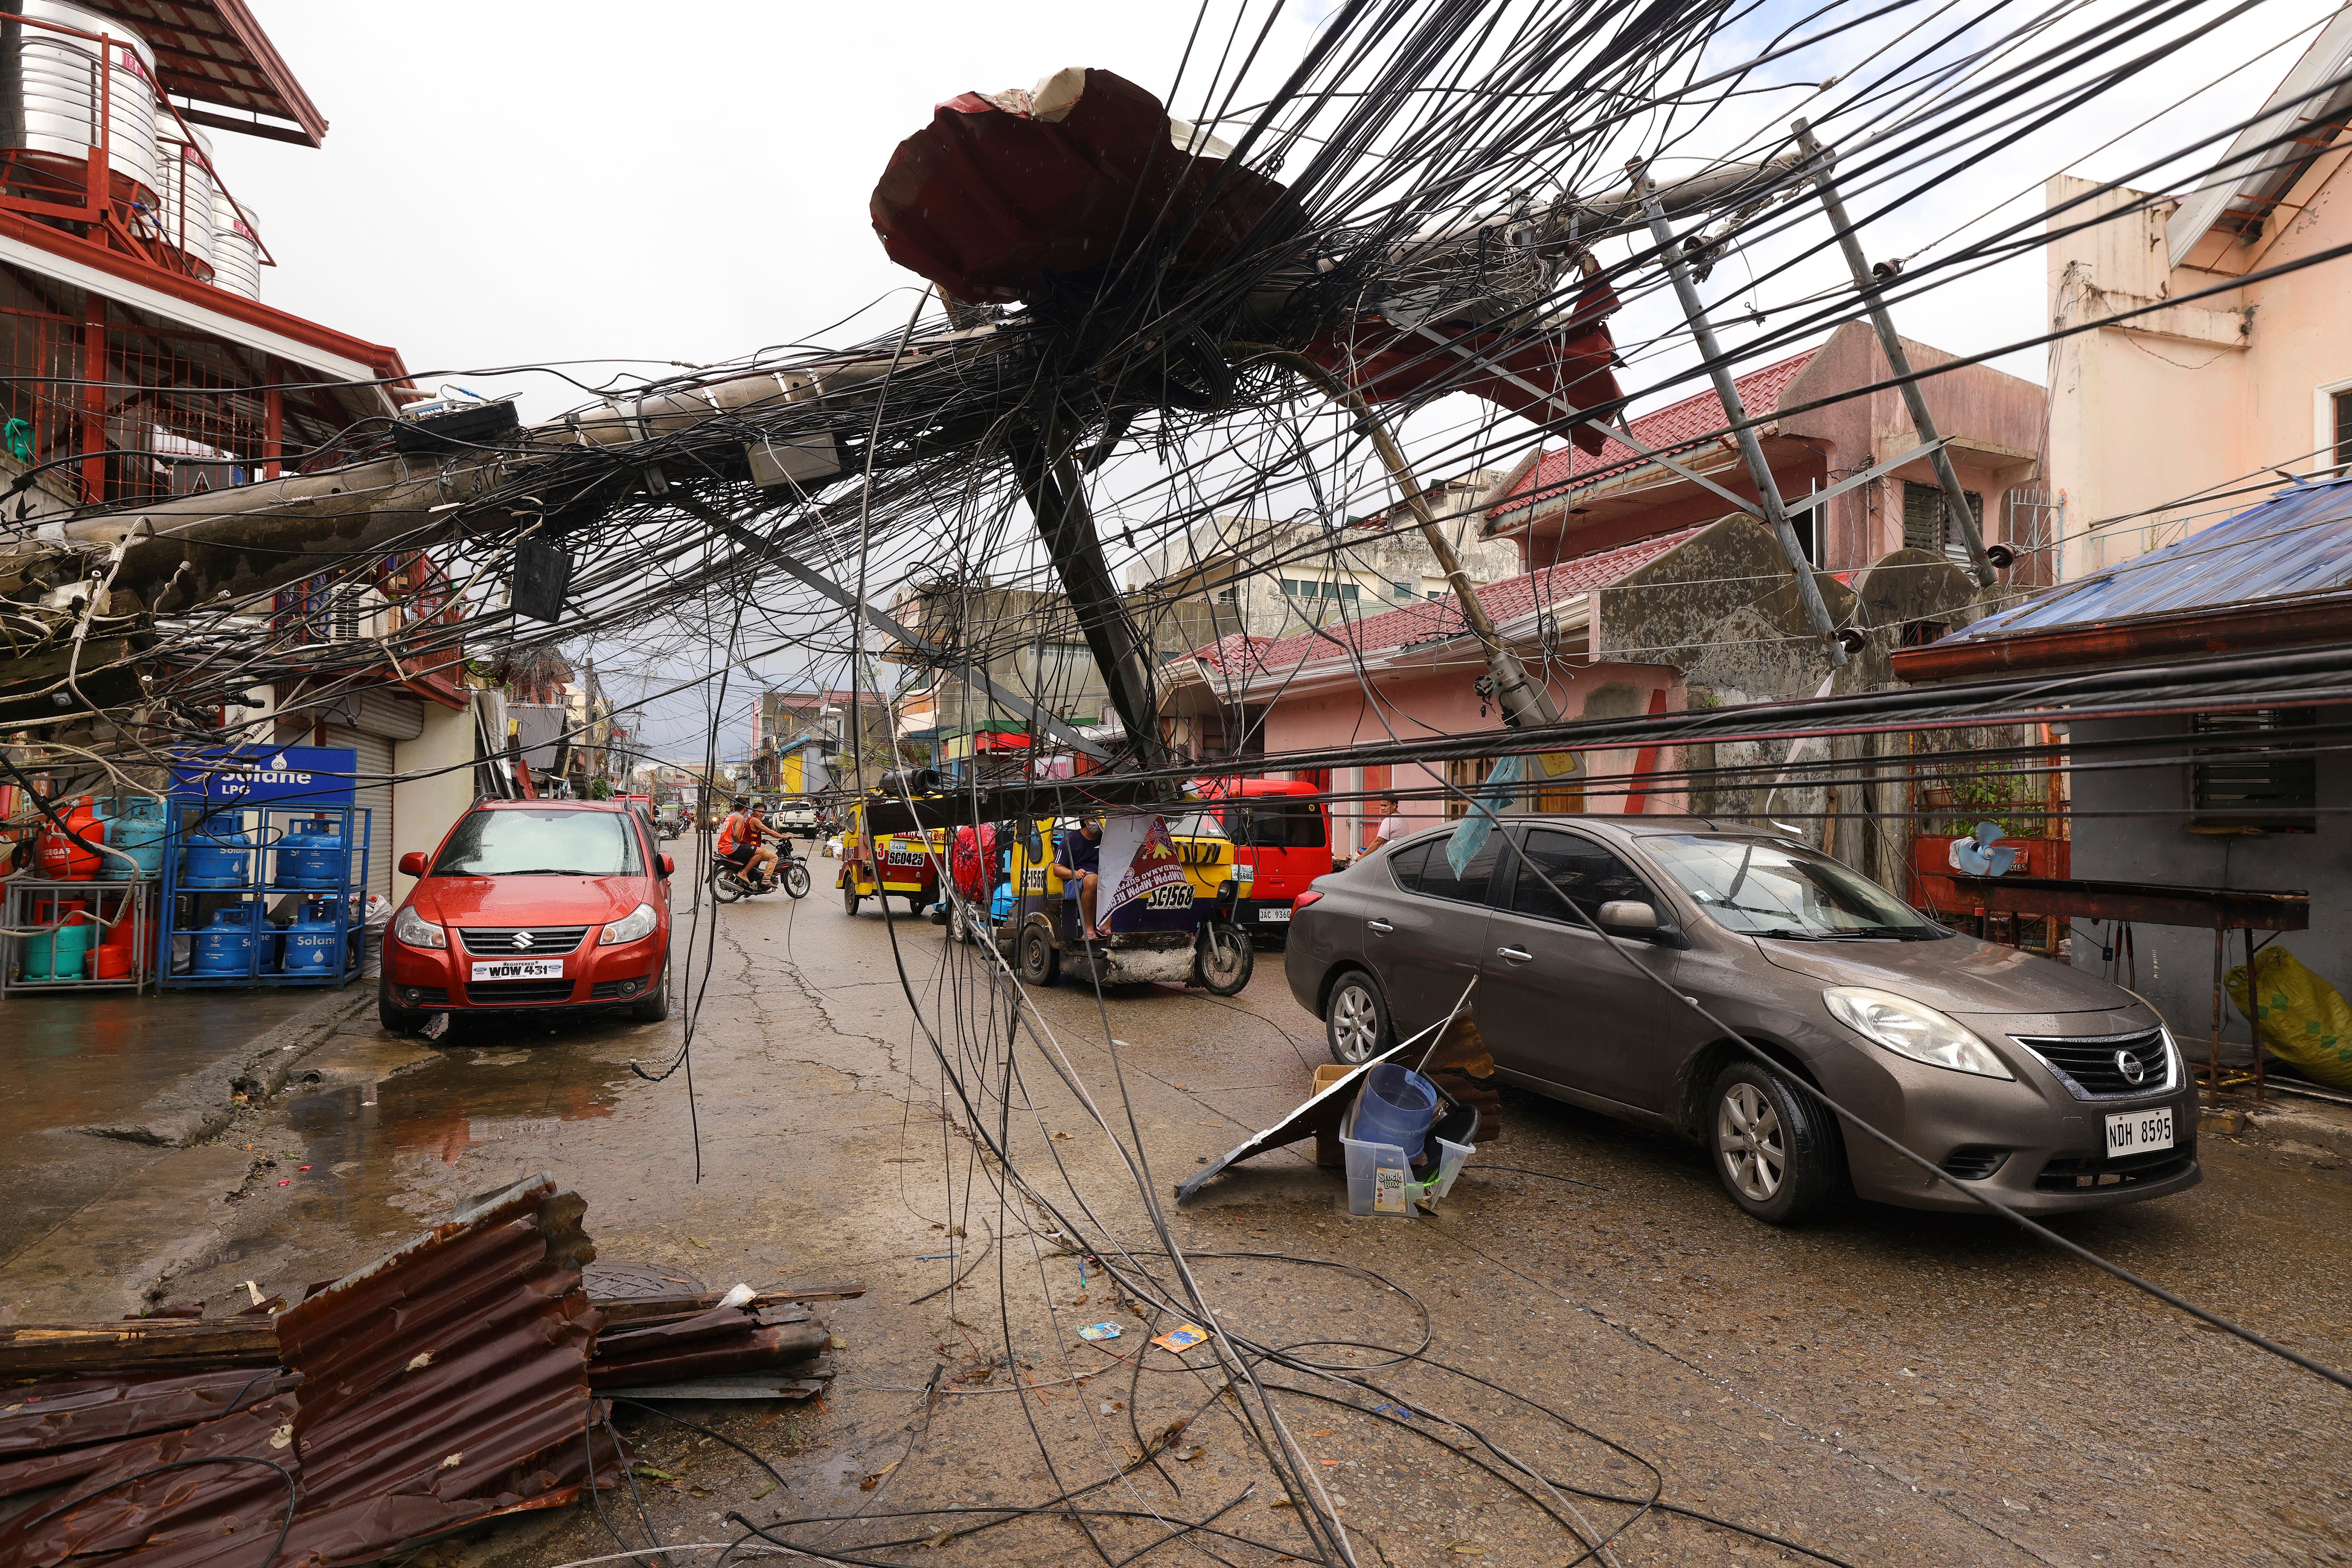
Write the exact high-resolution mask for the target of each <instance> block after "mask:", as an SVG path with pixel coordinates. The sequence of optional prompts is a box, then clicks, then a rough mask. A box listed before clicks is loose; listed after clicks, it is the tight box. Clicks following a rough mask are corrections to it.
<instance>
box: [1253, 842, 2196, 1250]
mask: <svg viewBox="0 0 2352 1568" xmlns="http://www.w3.org/2000/svg"><path fill="white" fill-rule="evenodd" d="M1453 837H1454V832H1453V830H1452V829H1451V828H1446V829H1440V830H1437V831H1435V832H1432V833H1426V834H1423V835H1420V836H1418V837H1412V838H1409V839H1401V840H1399V841H1398V842H1396V843H1395V844H1394V845H1392V846H1391V847H1387V848H1385V849H1383V850H1381V851H1380V852H1378V853H1376V854H1371V855H1367V856H1365V857H1364V858H1361V859H1360V860H1358V861H1357V862H1356V863H1355V864H1354V865H1352V866H1350V867H1349V868H1346V869H1345V870H1342V871H1338V872H1334V873H1333V874H1331V875H1329V876H1328V877H1323V878H1319V879H1317V881H1316V882H1315V885H1314V887H1313V889H1311V890H1310V891H1309V892H1308V893H1307V894H1306V895H1304V896H1303V897H1301V898H1300V899H1299V900H1298V902H1297V912H1296V913H1295V915H1294V916H1293V919H1292V922H1291V928H1290V945H1289V948H1288V952H1287V954H1286V963H1285V968H1286V971H1287V973H1288V975H1289V979H1290V989H1291V994H1293V995H1294V996H1296V997H1297V999H1298V1002H1299V1004H1300V1005H1302V1006H1305V1007H1307V1008H1308V1009H1310V1010H1311V1011H1313V1012H1314V1013H1315V1014H1316V1015H1317V1016H1318V1017H1320V1018H1322V1019H1323V1020H1324V1025H1325V1030H1326V1034H1327V1037H1328V1040H1329V1043H1330V1047H1331V1054H1332V1056H1333V1057H1334V1058H1336V1059H1338V1060H1339V1061H1342V1062H1357V1061H1361V1060H1363V1059H1365V1058H1367V1057H1369V1056H1370V1055H1373V1054H1374V1053H1376V1052H1378V1051H1381V1050H1383V1049H1386V1048H1387V1047H1389V1046H1390V1045H1391V1044H1392V1043H1394V1042H1395V1041H1396V1040H1397V1039H1399V1038H1401V1037H1404V1036H1409V1035H1412V1034H1413V1033H1415V1032H1416V1031H1419V1030H1421V1029H1423V1028H1425V1027H1426V1026H1430V1025H1432V1024H1435V1023H1437V1022H1439V1021H1441V1020H1442V1019H1444V1017H1445V1016H1446V1015H1447V1013H1448V1011H1449V1010H1451V1009H1452V1008H1453V1007H1454V1005H1456V1004H1457V1003H1458V1002H1459V1001H1461V999H1462V998H1463V996H1464V995H1465V992H1468V993H1469V994H1470V997H1471V1006H1472V1008H1473V1009H1474V1011H1475V1016H1476V1019H1477V1023H1478V1028H1479V1032H1480V1033H1481V1034H1482V1035H1483V1036H1484V1037H1485V1038H1486V1044H1487V1047H1489V1049H1491V1050H1492V1051H1493V1053H1494V1057H1495V1062H1496V1068H1497V1069H1498V1071H1499V1072H1500V1073H1501V1075H1502V1076H1503V1077H1504V1078H1505V1079H1507V1080H1509V1081H1511V1082H1513V1083H1517V1084H1519V1085H1521V1086H1523V1087H1525V1088H1528V1089H1534V1090H1536V1091H1537V1092H1538V1093H1541V1094H1546V1095H1550V1096H1552V1097H1554V1098H1556V1099H1559V1100H1569V1101H1571V1102H1573V1103H1575V1104H1578V1105H1582V1106H1586V1107H1589V1108H1591V1109H1592V1110H1600V1111H1604V1112H1607V1113H1608V1114H1610V1115H1612V1116H1619V1117H1622V1118H1624V1119H1626V1120H1628V1121H1635V1122H1641V1123H1644V1124H1647V1125H1651V1126H1654V1127H1659V1128H1664V1129H1667V1130H1670V1131H1675V1132H1678V1133H1682V1134H1685V1135H1686V1136H1689V1137H1693V1138H1696V1139H1699V1140H1702V1141H1704V1142H1706V1143H1708V1144H1709V1145H1710V1146H1711V1148H1712V1150H1713V1152H1714V1155H1715V1160H1714V1164H1715V1169H1716V1173H1717V1176H1718V1177H1720V1178H1721V1179H1722V1182H1723V1185H1724V1188H1725V1190H1726V1191H1727V1192H1728V1193H1729V1194H1731V1197H1732V1199H1733V1201H1735V1202H1736V1203H1738V1205H1740V1207H1742V1208H1744V1209H1746V1210H1747V1211H1748V1213H1750V1214H1752V1215H1756V1216H1757V1217H1758V1218H1759V1219H1764V1220H1769V1221H1771V1222H1773V1223H1775V1224H1788V1223H1793V1222H1796V1221H1799V1220H1801V1219H1804V1218H1806V1217H1809V1216H1810V1215H1814V1214H1817V1213H1819V1212H1820V1211H1821V1210H1822V1208H1823V1207H1824V1206H1826V1205H1828V1204H1830V1203H1831V1202H1832V1201H1833V1200H1834V1199H1835V1197H1836V1196H1837V1194H1839V1193H1840V1192H1841V1191H1842V1190H1843V1188H1844V1186H1845V1184H1847V1183H1848V1182H1849V1181H1850V1182H1851V1183H1852V1185H1853V1191H1854V1192H1856V1193H1857V1194H1860V1195H1861V1196H1863V1197H1865V1198H1871V1199H1874V1200H1876V1201H1878V1202H1880V1203H1888V1204H1899V1205H1906V1206H1908V1207H1913V1208H1929V1209H1968V1210H1971V1211H1974V1212H1982V1211H1981V1209H1980V1208H1979V1206H1978V1205H1975V1204H1973V1203H1972V1202H1970V1201H1969V1199H1968V1198H1967V1197H1966V1196H1965V1195H1963V1194H1961V1193H1959V1192H1958V1191H1956V1190H1955V1189H1954V1188H1953V1187H1952V1186H1950V1185H1948V1184H1946V1183H1944V1182H1941V1181H1938V1180H1937V1179H1935V1178H1933V1177H1930V1176H1928V1175H1927V1173H1925V1172H1923V1171H1921V1170H1920V1169H1919V1168H1918V1167H1916V1166H1915V1165H1911V1164H1908V1163H1905V1162H1904V1161H1902V1160H1901V1159H1900V1158H1899V1157H1897V1156H1896V1155H1895V1154H1894V1153H1892V1152H1889V1151H1888V1150H1886V1149H1885V1147H1884V1146H1883V1145H1881V1144H1879V1143H1878V1142H1876V1141H1875V1140H1873V1139H1870V1138H1868V1137H1866V1136H1864V1135H1861V1134H1854V1135H1853V1136H1848V1135H1846V1132H1845V1131H1844V1130H1843V1129H1841V1127H1840V1126H1839V1125H1838V1123H1837V1121H1836V1119H1835V1118H1833V1117H1832V1116H1830V1115H1829V1114H1828V1113H1827V1112H1825V1111H1824V1110H1822V1108H1821V1106H1820V1104H1819V1102H1818V1101H1815V1100H1811V1099H1810V1098H1809V1097H1806V1096H1803V1095H1801V1094H1800V1093H1798V1092H1797V1091H1795V1090H1793V1089H1791V1088H1790V1084H1789V1081H1788V1080H1789V1079H1792V1078H1796V1079H1805V1080H1806V1081H1808V1082H1810V1083H1811V1084H1813V1085H1814V1086H1816V1087H1817V1088H1819V1089H1822V1091H1823V1092H1824V1093H1826V1094H1828V1095H1829V1096H1830V1097H1831V1098H1832V1099H1834V1100H1837V1101H1838V1102H1839V1103H1841V1104H1843V1105H1844V1106H1845V1107H1847V1108H1848V1109H1849V1110H1853V1112H1854V1113H1856V1114H1857V1115H1859V1116H1862V1117H1864V1118H1865V1119H1867V1120H1868V1121H1871V1122H1872V1123H1873V1124H1874V1125H1875V1126H1876V1127H1878V1128H1879V1129H1880V1130H1881V1131H1885V1132H1886V1133H1887V1134H1888V1135H1890V1136H1891V1137H1893V1138H1895V1140H1896V1141H1897V1142H1901V1143H1903V1144H1904V1145H1905V1146H1906V1147H1908V1148H1910V1149H1912V1150H1914V1151H1916V1152H1919V1153H1921V1154H1923V1155H1925V1156H1926V1157H1927V1159H1928V1160H1930V1161H1933V1162H1935V1163H1937V1164H1938V1165H1939V1166H1941V1168H1942V1169H1943V1170H1944V1171H1945V1172H1946V1173H1948V1174H1950V1175H1951V1176H1953V1177H1955V1178H1957V1179H1958V1180H1959V1181H1962V1182H1967V1183H1972V1184H1981V1185H1983V1186H1984V1187H1986V1188H1988V1189H1990V1190H1991V1191H1992V1192H1993V1193H1994V1194H1995V1195H1997V1196H1998V1197H2000V1199H2001V1200H2002V1201H2004V1202H2006V1203H2008V1204H2009V1205H2011V1206H2012V1207H2015V1208H2018V1209H2021V1210H2023V1211H2025V1212H2027V1213H2031V1214H2048V1213H2054V1212H2061V1211H2065V1210H2071V1209H2080V1208H2090V1207H2097V1206H2103V1205H2112V1204H2120V1203H2130V1202H2134V1201H2136V1200H2138V1199H2143V1198H2152V1197H2158V1196H2161V1195H2163V1194H2167V1193H2177V1192H2180V1191H2182V1190H2184V1189H2186V1188H2189V1187H2191V1186H2194V1185H2196V1184H2197V1182H2198V1180H2199V1174H2200V1173H2199V1171H2198V1167H2197V1153H2196V1130H2197V1109H2196V1090H2195V1088H2194V1086H2193V1085H2192V1084H2191V1082H2190V1081H2189V1073H2188V1068H2187V1065H2186V1063H2185V1062H2184V1061H2183V1060H2182V1058H2181V1054H2180V1050H2179V1047H2178V1046H2176V1045H2175V1044H2174V1043H2173V1040H2172V1037H2171V1035H2170V1034H2169V1033H2168V1032H2167V1030H2166V1029H2165V1027H2164V1024H2163V1021H2162V1020H2161V1019H2159V1018H2158V1016H2157V1015H2156V1013H2155V1012H2154V1011H2153V1010H2152V1009H2151V1008H2149V1007H2148V1005H2147V1004H2146V1003H2144V1002H2142V1001H2140V1000H2139V999H2138V998H2137V996H2135V995H2133V994H2131V993H2129V992H2127V991H2125V990H2123V989H2121V988H2120V987H2117V986H2115V985H2111V984H2107V983H2106V982H2105V981H2103V980H2099V979H2097V978H2095V977H2094V976H2092V975H2088V974H2085V973H2081V972H2080V971H2077V970H2074V969H2072V968H2069V967H2068V966H2066V965H2064V964H2061V963H2052V962H2050V961H2049V960H2047V959H2044V958H2040V957H2037V956H2035V955H2033V954H2032V953H2028V952H2020V951H2018V950H2016V949H2014V948H2008V947H2000V946H1996V945H1994V944H1992V943H1990V942H1979V941H1978V940H1977V939H1976V938H1974V937H1970V936H1964V935H1961V934H1959V933H1958V932H1957V931H1951V930H1949V929H1948V928H1947V927H1944V926H1942V925H1939V924H1937V923H1936V922H1935V921H1930V920H1928V919H1927V918H1926V917H1924V916H1922V915H1920V914H1918V913H1917V912H1916V910H1912V909H1911V908H1910V907H1909V906H1907V905H1906V904H1904V903H1903V902H1901V901H1900V900H1896V899H1895V898H1894V897H1893V896H1892V895H1890V894H1888V893H1887V892H1886V891H1885V889H1882V888H1880V887H1878V886H1877V885H1876V884H1875V883H1874V882H1872V881H1870V880H1869V879H1866V878H1864V877H1862V876H1860V875H1859V874H1857V873H1855V872H1854V871H1853V870H1851V869H1850V868H1847V867H1845V866H1843V865H1842V864H1841V863H1839V862H1838V861H1836V860H1833V859H1831V858H1828V857H1826V856H1823V855H1822V854H1820V853H1818V852H1816V851H1814V850H1812V849H1811V848H1808V847H1805V846H1804V845H1802V844H1800V843H1798V842H1796V841H1795V840H1793V839H1791V838H1789V837H1783V836H1780V835H1779V834H1775V833H1769V832H1758V831H1754V830H1750V829H1744V828H1731V829H1725V828H1717V827H1716V826H1712V825H1710V824H1707V823H1705V822H1702V821H1699V820H1697V819H1695V818H1687V817H1674V818H1667V817H1652V818H1643V817H1631V818H1627V817H1606V818H1603V817H1570V818H1563V817H1559V816H1518V817H1506V818H1504V819H1503V821H1502V824H1501V826H1500V827H1499V828H1498V829H1497V830H1496V832H1494V833H1493V834H1491V835H1490V836H1489V837H1487V838H1486V842H1485V844H1484V845H1482V846H1481V847H1479V848H1478V850H1477V853H1476V854H1475V855H1474V856H1472V857H1471V858H1469V859H1468V861H1467V863H1466V864H1465V865H1463V866H1462V867H1460V868H1459V870H1458V873H1457V869H1456V868H1455V867H1454V864H1453V863H1452V859H1451V858H1449V855H1448V853H1447V850H1448V845H1449V842H1450V841H1451V840H1452V838H1453ZM1596 927H1597V928H1599V929H1595V928H1596ZM1474 978H1475V982H1476V986H1475V992H1471V991H1470V987H1471V984H1472V981H1473V980H1474ZM1662 983H1663V984H1662ZM1684 997H1689V998H1693V999H1695V1000H1696V1001H1697V1002H1698V1003H1699V1004H1701V1005H1703V1006H1704V1007H1705V1008H1706V1011H1707V1012H1708V1013H1710V1014H1712V1015H1713V1016H1715V1017H1717V1018H1718V1019H1720V1020H1722V1021H1723V1023H1724V1024H1725V1025H1726V1026H1727V1030H1728V1031H1729V1033H1719V1032H1718V1031H1717V1030H1716V1029H1715V1028H1713V1027H1712V1026H1710V1025H1708V1024H1707V1022H1706V1019H1705V1018H1703V1017H1701V1016H1700V1015H1699V1013H1698V1012H1696V1010H1694V1009H1693V1008H1691V1007H1690V1006H1688V1005H1685V1003H1684V1001H1683V1000H1682V998H1684ZM1733 1035H1736V1036H1738V1037H1743V1038H1745V1039H1746V1040H1748V1041H1749V1042H1750V1043H1752V1044H1753V1045H1755V1046H1757V1047H1760V1048H1761V1049H1762V1051H1763V1052H1764V1054H1765V1055H1766V1056H1768V1057H1769V1058H1770V1059H1771V1062H1772V1064H1773V1065H1771V1066H1770V1067H1766V1066H1764V1065H1761V1064H1759V1063H1758V1062H1757V1061H1756V1060H1755V1058H1753V1057H1752V1056H1751V1055H1749V1054H1748V1052H1747V1051H1745V1050H1743V1049H1741V1048H1740V1047H1738V1046H1737V1045H1736V1044H1734V1043H1733V1041H1732V1036H1733Z"/></svg>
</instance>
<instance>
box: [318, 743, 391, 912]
mask: <svg viewBox="0 0 2352 1568" xmlns="http://www.w3.org/2000/svg"><path fill="white" fill-rule="evenodd" d="M321 729H322V731H323V732H324V734H325V737H326V739H325V742H324V743H325V744H327V745H330V746H349V747H350V748H351V749H352V751H354V752H358V753H359V783H358V785H357V787H356V788H355V789H354V790H353V791H352V805H356V806H361V807H362V808H364V809H366V810H368V811H371V812H373V813H374V816H373V818H372V820H371V823H370V826H369V840H368V867H367V890H368V891H369V892H371V893H382V894H383V896H384V897H385V898H387V899H388V898H390V897H392V742H390V741H387V740H385V739H384V738H383V736H382V735H371V734H369V733H368V732H367V731H364V730H354V729H352V728H351V727H349V726H348V725H343V724H327V725H323V726H321Z"/></svg>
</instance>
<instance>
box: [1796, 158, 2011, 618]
mask: <svg viewBox="0 0 2352 1568" xmlns="http://www.w3.org/2000/svg"><path fill="white" fill-rule="evenodd" d="M1796 132H1797V145H1798V147H1799V148H1801V149H1802V151H1803V152H1804V154H1805V156H1806V158H1807V159H1808V160H1809V161H1810V162H1811V164H1812V180H1813V189H1814V190H1815V191H1816V192H1818V193H1819V194H1820V195H1821V198H1822V211H1823V212H1826V213H1827V214H1829V217H1830V226H1831V227H1832V228H1833V229H1835V230H1836V231H1837V241H1838V248H1839V249H1840V250H1842V251H1843V252H1844V253H1845V265H1846V270H1848V271H1849V272H1852V273H1853V286H1854V287H1855V288H1856V289H1860V290H1861V292H1862V301H1863V304H1864V306H1865V307H1867V308H1868V310H1869V311H1870V324H1871V325H1872V326H1873V327H1874V328H1876V329H1877V331H1878V344H1879V347H1880V348H1882V349H1884V350H1885V351H1886V363H1887V366H1888V368H1889V369H1891V370H1892V371H1893V372H1894V373H1895V380H1896V383H1897V384H1899V385H1900V386H1901V387H1902V389H1903V403H1904V406H1906V408H1908V409H1909V410H1910V411H1911V428H1912V430H1913V432H1914V433H1915V434H1916V435H1917V437H1918V438H1919V439H1920V440H1921V441H1923V442H1924V441H1933V440H1934V439H1936V421H1935V419H1934V417H1933V416H1930V415H1929V414H1928V412H1927V394H1926V393H1924V392H1922V391H1920V390H1919V383H1918V380H1917V378H1916V377H1915V376H1914V375H1913V374H1911V356H1910V355H1909V354H1908V353H1906V352H1904V348H1903V340H1902V339H1901V338H1900V337H1897V336H1896V335H1895V319H1894V318H1893V317H1892V316H1889V315H1888V314H1887V313H1886V307H1885V305H1883V304H1881V303H1880V302H1879V289H1880V284H1879V280H1878V279H1877V278H1875V277H1874V276H1873V275H1872V273H1871V270H1870V263H1869V262H1868V261H1865V260H1864V259H1863V255H1862V242H1861V241H1860V240H1858V239H1856V238H1854V237H1853V222H1852V220H1851V219H1849V218H1848V217H1847V216H1845V203H1844V202H1843V201H1841V200H1840V199H1839V198H1838V193H1837V186H1836V184H1833V183H1832V181H1831V179H1830V166H1831V165H1832V163H1836V162H1837V154H1836V153H1832V152H1829V151H1827V150H1825V149H1824V148H1823V147H1822V144H1821V143H1820V142H1818V141H1816V140H1814V138H1813V132H1812V128H1811V126H1810V125H1809V124H1808V123H1807V122H1806V121H1802V120H1800V121H1797V122H1796ZM1927 460H1928V461H1929V462H1930V463H1932V464H1934V465H1935V469H1936V482H1937V484H1939V485H1941V486H1942V487H1943V489H1944V510H1945V513H1946V515H1948V517H1950V519H1951V520H1952V526H1953V527H1954V528H1957V529H1958V530H1959V532H1960V537H1961V539H1963V540H1965V541H1966V542H1968V547H1969V567H1970V569H1971V570H1972V571H1973V572H1974V573H1975V574H1976V579H1977V586H1979V587H1980V588H1990V587H1991V586H1992V585H1993V582H1994V580H1995V579H1994V573H1993V567H1992V563H1991V562H1990V560H1988V559H1987V558H1986V556H1985V547H1984V531H1983V530H1982V529H1980V528H1979V527H1978V526H1977V517H1976V513H1974V512H1973V511H1970V510H1969V494H1968V492H1967V491H1966V490H1964V489H1960V476H1959V474H1958V472H1957V471H1955V470H1954V468H1952V459H1951V458H1950V457H1949V456H1948V455H1947V454H1946V453H1945V450H1944V448H1943V447H1937V448H1936V449H1935V451H1934V452H1933V453H1931V454H1930V455H1929V457H1928V459H1927ZM1814 526H1815V527H1817V528H1818V527H1819V526H1821V525H1820V523H1819V521H1816V522H1815V523H1814Z"/></svg>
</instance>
